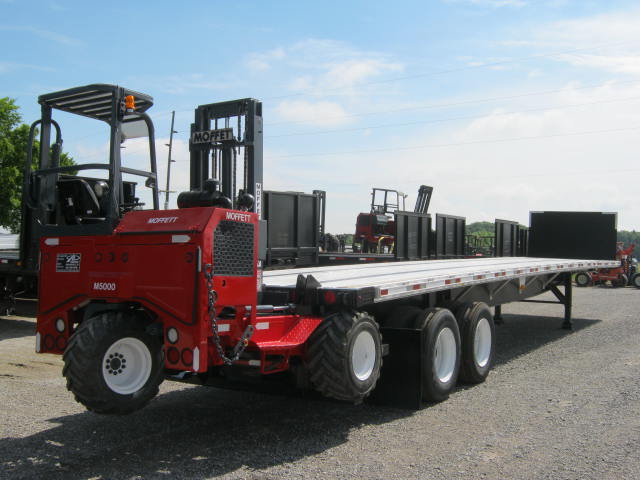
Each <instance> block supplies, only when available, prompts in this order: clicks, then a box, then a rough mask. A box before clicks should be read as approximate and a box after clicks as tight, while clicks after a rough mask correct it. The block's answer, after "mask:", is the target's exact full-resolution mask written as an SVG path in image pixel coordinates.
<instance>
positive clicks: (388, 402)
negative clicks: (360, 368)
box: [367, 328, 424, 410]
mask: <svg viewBox="0 0 640 480" xmlns="http://www.w3.org/2000/svg"><path fill="white" fill-rule="evenodd" d="M380 333H381V334H382V339H383V343H385V344H387V345H389V354H388V355H387V356H385V357H384V359H383V362H382V370H381V372H380V379H379V380H378V383H377V385H376V388H375V390H374V391H373V392H372V393H371V395H370V396H369V398H368V399H367V403H372V404H374V405H382V406H388V407H394V408H404V409H410V410H418V409H419V408H420V407H421V406H422V365H424V359H423V358H422V344H423V342H422V335H423V333H422V330H417V329H410V328H381V329H380Z"/></svg>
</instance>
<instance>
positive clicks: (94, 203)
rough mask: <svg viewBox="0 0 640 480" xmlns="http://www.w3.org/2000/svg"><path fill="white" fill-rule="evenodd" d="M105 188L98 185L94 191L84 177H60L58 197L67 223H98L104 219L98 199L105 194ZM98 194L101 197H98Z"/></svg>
mask: <svg viewBox="0 0 640 480" xmlns="http://www.w3.org/2000/svg"><path fill="white" fill-rule="evenodd" d="M107 190H108V189H106V188H104V187H103V186H102V185H100V188H96V189H95V191H94V189H93V188H91V185H89V182H87V180H85V179H84V178H79V177H76V178H60V179H59V180H58V197H59V202H60V206H61V211H62V215H63V217H64V220H65V222H66V223H67V225H78V224H83V223H98V222H101V221H104V220H105V216H104V211H103V209H102V208H100V204H101V202H100V200H101V199H102V197H104V196H106V193H107ZM96 193H98V194H100V197H101V198H98V195H96Z"/></svg>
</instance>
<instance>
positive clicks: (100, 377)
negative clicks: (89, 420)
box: [62, 311, 164, 414]
mask: <svg viewBox="0 0 640 480" xmlns="http://www.w3.org/2000/svg"><path fill="white" fill-rule="evenodd" d="M146 324H147V322H146V321H145V320H144V318H142V317H141V316H140V315H138V314H136V313H135V312H132V311H127V312H116V311H107V312H101V313H98V314H96V315H94V316H93V317H91V318H89V319H88V320H86V321H84V322H82V323H81V324H80V326H79V327H78V329H77V330H76V331H75V332H74V334H73V335H72V336H71V338H70V340H69V344H68V346H67V349H66V350H65V352H64V355H63V360H64V369H63V371H62V373H63V375H64V376H65V377H66V379H67V389H68V390H70V391H71V392H72V393H73V394H74V396H75V399H76V401H78V402H79V403H81V404H83V405H84V406H85V407H87V409H88V410H91V411H93V412H96V413H112V414H125V413H130V412H133V411H135V410H138V409H140V408H142V407H143V406H145V405H146V404H147V403H148V402H149V401H150V400H151V399H152V398H153V397H155V396H156V395H157V393H158V386H159V385H160V383H162V380H163V374H164V368H163V367H164V365H163V362H164V361H163V355H162V339H161V338H160V337H154V336H151V335H149V334H148V333H147V332H146V331H145V327H146ZM107 353H108V354H109V355H107ZM127 359H128V360H129V363H128V364H127ZM132 365H133V367H136V366H140V368H139V369H134V368H132ZM127 366H129V368H130V370H128V371H127ZM118 375H120V377H118ZM145 379H146V380H145ZM127 382H128V383H127ZM131 389H135V391H131V392H129V390H131Z"/></svg>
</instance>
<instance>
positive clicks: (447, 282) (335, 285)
mask: <svg viewBox="0 0 640 480" xmlns="http://www.w3.org/2000/svg"><path fill="white" fill-rule="evenodd" d="M619 264H620V262H618V261H611V260H609V261H605V260H584V259H553V258H527V257H503V258H495V257H494V258H491V257H485V258H474V259H449V260H428V261H415V262H391V263H378V264H365V265H362V264H357V265H344V266H335V267H312V268H301V269H294V270H291V269H287V270H273V271H269V272H265V273H264V285H265V288H274V289H276V290H282V289H295V287H296V283H297V281H298V275H312V276H313V277H314V278H315V279H316V280H317V281H318V282H319V283H320V285H321V287H320V288H319V291H320V292H322V291H323V290H334V291H335V290H343V291H346V290H353V291H358V290H361V289H364V288H372V289H373V290H374V296H373V301H374V302H382V301H387V300H393V299H398V298H407V297H411V296H415V295H419V294H423V293H430V292H437V291H443V290H450V289H454V288H461V287H465V286H471V285H481V284H488V283H492V282H497V281H507V280H511V279H518V278H521V279H524V280H523V282H526V281H528V280H527V279H528V278H530V277H537V276H541V275H547V276H548V275H553V274H557V273H563V272H574V271H581V270H588V269H591V268H610V267H615V266H618V265H619Z"/></svg>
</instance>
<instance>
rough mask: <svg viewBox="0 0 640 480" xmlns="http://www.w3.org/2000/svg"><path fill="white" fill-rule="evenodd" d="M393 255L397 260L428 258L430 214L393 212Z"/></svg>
mask: <svg viewBox="0 0 640 480" xmlns="http://www.w3.org/2000/svg"><path fill="white" fill-rule="evenodd" d="M395 226H396V236H395V249H396V251H395V257H396V259H397V260H425V259H427V258H429V247H430V237H431V215H428V214H422V213H413V212H395Z"/></svg>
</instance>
